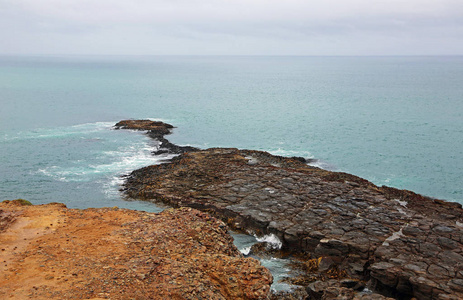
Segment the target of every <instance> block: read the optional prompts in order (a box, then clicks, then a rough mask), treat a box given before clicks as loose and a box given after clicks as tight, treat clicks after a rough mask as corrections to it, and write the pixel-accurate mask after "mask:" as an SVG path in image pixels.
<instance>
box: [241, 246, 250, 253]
mask: <svg viewBox="0 0 463 300" xmlns="http://www.w3.org/2000/svg"><path fill="white" fill-rule="evenodd" d="M240 252H241V253H242V254H243V255H249V252H251V247H244V248H242V249H240Z"/></svg>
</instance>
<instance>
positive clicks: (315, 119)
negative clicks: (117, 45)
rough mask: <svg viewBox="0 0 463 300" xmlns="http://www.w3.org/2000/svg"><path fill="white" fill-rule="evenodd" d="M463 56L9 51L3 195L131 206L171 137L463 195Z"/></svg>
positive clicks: (440, 194) (441, 194)
mask: <svg viewBox="0 0 463 300" xmlns="http://www.w3.org/2000/svg"><path fill="white" fill-rule="evenodd" d="M462 82H463V57H90V56H88V57H0V104H1V106H0V151H1V157H0V159H1V160H0V169H1V170H2V171H1V172H0V199H12V198H18V197H22V198H26V199H29V200H31V201H32V202H34V203H43V202H49V201H60V202H64V203H66V204H67V205H68V206H70V207H88V206H113V205H117V206H126V207H134V206H137V207H144V208H146V206H147V205H146V204H143V203H139V202H129V203H127V202H125V201H123V200H121V198H120V195H119V193H118V191H117V190H118V183H120V178H119V177H118V176H120V175H123V174H126V173H128V172H129V171H130V170H132V169H135V168H138V167H141V166H144V165H147V164H151V163H153V162H155V161H157V160H158V159H157V158H153V157H151V156H150V154H149V150H150V149H151V147H154V146H155V142H154V141H150V140H149V139H148V138H146V137H145V136H143V135H142V134H141V133H133V132H125V131H114V130H111V126H112V125H113V124H114V123H115V122H117V121H119V120H121V119H126V118H152V119H160V120H164V121H166V122H169V123H172V124H174V125H175V126H177V127H178V128H177V129H175V133H174V134H173V135H171V136H170V140H172V141H173V142H175V143H178V144H190V145H194V146H199V147H204V148H206V147H215V146H224V147H239V148H250V149H258V150H266V151H270V152H272V153H275V154H280V155H298V156H304V157H312V158H317V159H319V160H320V165H321V166H322V167H325V168H328V169H333V170H338V171H345V172H349V173H353V174H355V175H358V176H361V177H364V178H366V179H368V180H370V181H372V182H374V183H375V184H378V185H382V184H385V185H390V186H394V187H398V188H404V189H409V190H413V191H415V192H418V193H422V194H425V195H429V196H432V197H437V198H442V199H446V200H451V201H458V202H462V203H463V187H462V182H463V169H462V166H463V163H462V162H463V84H462Z"/></svg>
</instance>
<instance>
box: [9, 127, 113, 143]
mask: <svg viewBox="0 0 463 300" xmlns="http://www.w3.org/2000/svg"><path fill="white" fill-rule="evenodd" d="M114 124H115V123H113V122H95V123H84V124H78V125H72V126H61V127H55V128H37V129H33V130H26V131H18V132H14V133H10V134H5V135H4V136H3V140H4V141H11V140H29V139H48V138H61V137H66V136H72V135H78V134H88V133H94V132H99V131H104V130H108V129H110V128H111V127H112V126H113V125H114Z"/></svg>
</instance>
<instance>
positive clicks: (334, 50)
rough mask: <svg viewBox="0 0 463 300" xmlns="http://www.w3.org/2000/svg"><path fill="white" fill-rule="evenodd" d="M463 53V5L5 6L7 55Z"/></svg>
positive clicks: (334, 0)
mask: <svg viewBox="0 0 463 300" xmlns="http://www.w3.org/2000/svg"><path fill="white" fill-rule="evenodd" d="M1 54H3V55H5V54H6V55H16V54H19V55H67V54H71V55H81V54H85V55H463V0H381V1H379V0H316V1H314V0H305V1H304V0H278V1H276V0H0V55H1Z"/></svg>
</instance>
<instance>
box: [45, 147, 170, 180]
mask: <svg viewBox="0 0 463 300" xmlns="http://www.w3.org/2000/svg"><path fill="white" fill-rule="evenodd" d="M152 150H153V148H152V147H150V146H149V145H147V144H145V145H144V146H142V147H138V145H135V146H128V147H121V148H120V149H118V150H111V151H105V152H102V153H101V154H100V155H99V157H98V158H99V161H103V162H106V163H102V164H95V163H94V162H85V161H74V162H73V163H74V164H77V165H75V166H50V167H47V168H42V169H39V170H38V172H39V173H41V174H43V175H46V176H49V177H52V178H54V179H55V180H59V181H65V182H71V181H83V182H85V181H91V180H95V177H98V176H102V177H110V178H111V179H110V180H109V181H108V183H107V184H105V185H106V186H107V187H114V186H117V185H118V184H120V182H121V179H120V176H122V175H125V174H128V173H129V172H131V171H133V170H135V169H138V168H141V167H144V166H147V165H152V164H158V163H160V162H162V161H163V160H167V159H171V158H172V157H174V156H175V155H163V156H153V155H152V153H151V151H152Z"/></svg>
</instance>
